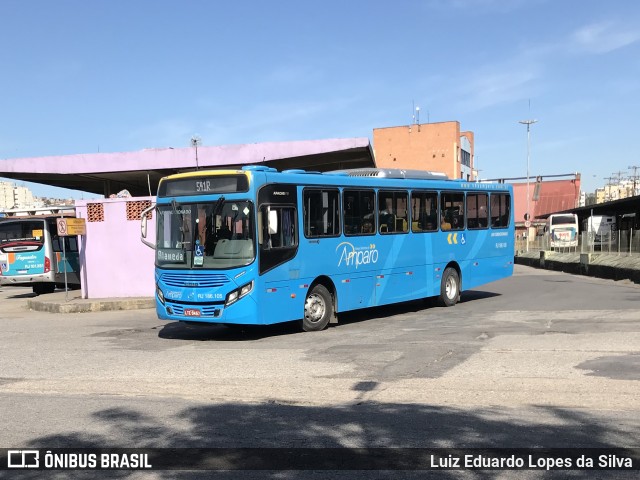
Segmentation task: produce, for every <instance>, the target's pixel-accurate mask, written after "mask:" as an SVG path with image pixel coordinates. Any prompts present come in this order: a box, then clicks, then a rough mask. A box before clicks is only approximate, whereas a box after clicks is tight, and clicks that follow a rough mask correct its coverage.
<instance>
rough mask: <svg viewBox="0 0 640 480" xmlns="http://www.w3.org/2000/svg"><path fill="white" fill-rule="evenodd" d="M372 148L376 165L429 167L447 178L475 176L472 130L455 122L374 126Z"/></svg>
mask: <svg viewBox="0 0 640 480" xmlns="http://www.w3.org/2000/svg"><path fill="white" fill-rule="evenodd" d="M373 150H374V152H375V159H376V166H377V167H379V168H403V169H415V170H432V171H437V172H444V173H446V174H447V175H448V176H449V178H462V179H465V180H475V179H476V177H477V172H474V165H473V163H474V153H473V152H474V138H473V132H461V131H460V123H459V122H440V123H426V124H414V125H409V126H402V127H388V128H375V129H374V130H373Z"/></svg>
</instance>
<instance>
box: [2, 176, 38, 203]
mask: <svg viewBox="0 0 640 480" xmlns="http://www.w3.org/2000/svg"><path fill="white" fill-rule="evenodd" d="M35 201H36V199H35V197H34V196H33V192H32V191H31V190H29V189H28V188H27V187H20V186H17V185H15V184H14V183H11V182H0V209H3V210H5V209H9V208H30V207H33V206H34V204H35Z"/></svg>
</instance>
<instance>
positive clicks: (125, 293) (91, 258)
mask: <svg viewBox="0 0 640 480" xmlns="http://www.w3.org/2000/svg"><path fill="white" fill-rule="evenodd" d="M143 201H151V202H152V203H154V204H155V197H135V198H109V199H104V200H102V199H101V200H76V215H77V216H78V217H82V218H85V219H86V225H87V234H86V235H85V236H84V237H83V238H82V240H81V241H80V263H81V270H80V275H81V278H82V298H113V297H153V295H154V289H155V287H154V284H155V281H154V276H153V275H154V273H153V272H154V261H155V256H154V255H155V251H154V250H152V249H151V248H149V247H147V246H145V245H144V244H143V243H142V242H141V241H140V220H139V212H140V210H141V208H142V207H141V205H142V204H141V203H137V202H143ZM100 205H102V209H101V208H100ZM128 209H129V215H130V217H137V218H136V219H130V220H128V219H127V210H128ZM101 210H102V214H101ZM136 214H137V215H136ZM148 225H149V227H148V235H147V239H148V240H150V241H153V240H155V214H154V216H153V219H152V220H150V221H149V222H148Z"/></svg>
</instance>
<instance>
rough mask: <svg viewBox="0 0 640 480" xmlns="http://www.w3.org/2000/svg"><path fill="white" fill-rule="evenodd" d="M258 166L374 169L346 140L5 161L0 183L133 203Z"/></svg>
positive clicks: (362, 144)
mask: <svg viewBox="0 0 640 480" xmlns="http://www.w3.org/2000/svg"><path fill="white" fill-rule="evenodd" d="M258 164H261V165H267V166H270V167H274V168H276V169H278V170H286V169H291V168H296V169H298V168H300V169H305V170H316V171H323V172H324V171H329V170H341V169H346V168H363V167H374V166H375V163H374V158H373V151H372V149H371V145H370V143H369V139H368V138H345V139H327V140H307V141H294V142H265V143H252V144H244V145H221V146H213V147H205V146H199V147H197V150H196V148H195V147H186V148H153V149H145V150H141V151H136V152H121V153H91V154H78V155H63V156H48V157H34V158H17V159H7V160H0V177H5V178H11V179H15V180H22V181H28V182H35V183H41V184H44V185H51V186H54V187H63V188H70V189H73V190H81V191H84V192H90V193H95V194H101V195H105V197H108V196H109V195H110V194H112V193H117V192H119V191H121V190H128V191H129V193H130V194H131V195H132V196H134V197H135V196H148V195H155V194H156V191H157V189H158V183H159V182H160V179H161V178H162V177H164V176H167V175H171V174H174V173H180V172H188V171H193V170H196V169H200V170H203V169H212V168H216V169H220V168H229V167H232V168H233V167H242V166H243V165H258Z"/></svg>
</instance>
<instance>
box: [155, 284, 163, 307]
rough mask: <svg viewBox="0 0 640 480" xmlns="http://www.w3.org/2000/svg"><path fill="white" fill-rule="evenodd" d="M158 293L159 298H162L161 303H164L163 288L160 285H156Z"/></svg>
mask: <svg viewBox="0 0 640 480" xmlns="http://www.w3.org/2000/svg"><path fill="white" fill-rule="evenodd" d="M156 294H157V295H158V300H160V303H161V304H163V305H164V294H163V293H162V290H160V287H159V286H157V285H156Z"/></svg>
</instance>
